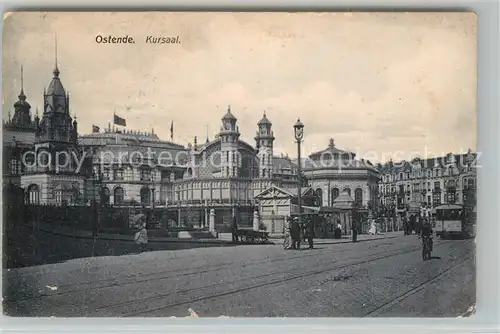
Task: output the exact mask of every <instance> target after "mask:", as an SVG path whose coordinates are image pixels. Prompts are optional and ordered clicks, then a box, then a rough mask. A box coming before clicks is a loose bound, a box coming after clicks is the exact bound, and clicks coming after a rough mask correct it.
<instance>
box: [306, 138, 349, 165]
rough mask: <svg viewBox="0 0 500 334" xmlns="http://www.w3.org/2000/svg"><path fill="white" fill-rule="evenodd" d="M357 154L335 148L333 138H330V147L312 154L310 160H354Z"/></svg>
mask: <svg viewBox="0 0 500 334" xmlns="http://www.w3.org/2000/svg"><path fill="white" fill-rule="evenodd" d="M355 157H356V154H355V153H353V152H349V151H344V150H341V149H338V148H336V147H335V142H334V141H333V138H330V140H329V142H328V147H327V148H326V149H324V150H321V151H318V152H314V153H312V154H311V155H310V156H309V158H310V159H311V160H313V161H318V160H353V159H354V158H355Z"/></svg>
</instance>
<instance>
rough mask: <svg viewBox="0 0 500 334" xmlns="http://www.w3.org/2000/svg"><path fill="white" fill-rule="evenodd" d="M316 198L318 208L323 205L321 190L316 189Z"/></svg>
mask: <svg viewBox="0 0 500 334" xmlns="http://www.w3.org/2000/svg"><path fill="white" fill-rule="evenodd" d="M316 198H317V199H318V203H317V205H318V206H322V205H323V190H321V188H318V189H316Z"/></svg>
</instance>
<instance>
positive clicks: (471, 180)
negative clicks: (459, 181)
mask: <svg viewBox="0 0 500 334" xmlns="http://www.w3.org/2000/svg"><path fill="white" fill-rule="evenodd" d="M467 187H469V188H475V186H474V179H472V178H471V179H468V180H467Z"/></svg>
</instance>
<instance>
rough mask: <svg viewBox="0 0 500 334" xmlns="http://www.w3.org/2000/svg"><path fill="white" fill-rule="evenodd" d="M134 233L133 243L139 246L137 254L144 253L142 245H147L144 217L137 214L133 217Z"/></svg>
mask: <svg viewBox="0 0 500 334" xmlns="http://www.w3.org/2000/svg"><path fill="white" fill-rule="evenodd" d="M135 221H136V231H135V234H134V241H135V243H136V244H137V245H138V246H139V253H142V252H143V251H144V245H147V243H148V231H147V229H146V216H145V215H143V214H139V215H137V216H136V217H135Z"/></svg>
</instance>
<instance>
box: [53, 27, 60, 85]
mask: <svg viewBox="0 0 500 334" xmlns="http://www.w3.org/2000/svg"><path fill="white" fill-rule="evenodd" d="M54 38H55V67H54V72H53V73H54V77H56V78H57V77H59V73H60V72H59V68H58V67H57V34H55V37H54Z"/></svg>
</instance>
